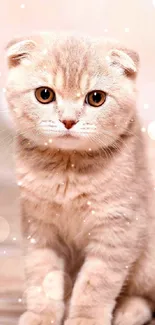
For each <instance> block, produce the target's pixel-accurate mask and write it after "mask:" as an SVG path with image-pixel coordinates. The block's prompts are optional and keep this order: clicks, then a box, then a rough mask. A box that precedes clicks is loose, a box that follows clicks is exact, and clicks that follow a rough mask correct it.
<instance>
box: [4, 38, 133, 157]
mask: <svg viewBox="0 0 155 325" xmlns="http://www.w3.org/2000/svg"><path fill="white" fill-rule="evenodd" d="M7 57H8V66H9V77H8V84H7V99H8V102H9V106H10V109H11V111H12V114H13V118H14V120H15V123H16V126H17V129H18V132H21V133H22V134H23V136H24V137H26V138H28V139H30V140H32V141H33V142H35V143H36V144H38V145H48V146H51V147H54V148H61V149H64V150H89V151H91V150H98V149H99V148H100V147H107V146H109V145H111V144H112V143H114V142H115V141H116V140H117V139H118V138H119V137H120V135H122V134H123V133H124V132H125V130H126V129H127V127H128V125H129V123H130V120H131V119H132V118H133V116H134V114H135V104H136V90H135V80H136V75H137V70H138V63H139V60H138V55H137V54H136V53H135V52H133V51H130V50H128V49H126V48H123V47H122V46H120V45H119V44H118V43H117V42H113V41H107V40H104V39H89V38H84V37H78V36H73V35H68V36H67V35H64V34H53V33H44V34H38V35H35V36H33V37H30V38H27V39H20V40H15V41H14V42H12V43H10V44H9V45H8V47H7Z"/></svg>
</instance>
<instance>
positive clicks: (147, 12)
mask: <svg viewBox="0 0 155 325" xmlns="http://www.w3.org/2000/svg"><path fill="white" fill-rule="evenodd" d="M0 25H1V37H0V265H1V266H0V325H6V324H7V325H12V324H17V318H18V316H19V314H20V312H21V310H22V309H23V304H22V302H23V298H22V297H23V295H22V292H23V291H24V286H23V279H24V273H23V258H22V250H21V248H20V247H21V235H20V220H19V199H18V197H19V193H18V188H17V185H16V181H15V171H14V162H13V139H14V137H15V132H14V130H13V126H12V122H11V120H10V117H9V112H8V109H7V104H6V101H5V84H6V74H7V68H6V60H5V50H4V48H5V46H6V44H7V43H8V42H9V41H10V39H12V38H14V37H16V36H20V35H25V34H27V35H29V33H31V32H35V31H40V30H50V29H52V30H75V31H79V32H84V33H86V34H89V35H92V36H105V37H112V38H117V39H119V40H120V41H122V42H123V43H125V44H127V45H128V46H129V47H131V48H133V49H135V50H137V51H138V52H139V54H140V58H141V68H140V73H139V78H138V88H139V95H138V110H139V113H140V116H141V119H142V132H144V133H145V135H146V138H147V139H148V140H149V152H148V154H149V155H150V161H151V168H152V171H153V164H154V158H155V150H154V149H155V0H33V1H32V0H23V2H22V1H20V0H5V1H2V0H1V1H0ZM154 174H155V173H154Z"/></svg>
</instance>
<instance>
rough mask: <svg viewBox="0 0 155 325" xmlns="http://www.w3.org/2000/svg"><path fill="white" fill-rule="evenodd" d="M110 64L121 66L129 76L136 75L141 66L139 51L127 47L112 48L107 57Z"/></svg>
mask: <svg viewBox="0 0 155 325" xmlns="http://www.w3.org/2000/svg"><path fill="white" fill-rule="evenodd" d="M107 59H108V61H109V63H110V65H115V66H118V67H121V68H122V69H123V70H124V72H125V74H126V75H128V76H136V75H137V72H138V68H139V55H138V53H136V52H134V51H132V50H129V49H126V48H120V49H112V50H110V51H109V52H108V57H107Z"/></svg>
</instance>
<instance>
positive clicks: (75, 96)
mask: <svg viewBox="0 0 155 325" xmlns="http://www.w3.org/2000/svg"><path fill="white" fill-rule="evenodd" d="M7 56H8V64H9V68H10V69H9V77H8V85H7V99H8V102H9V106H10V109H11V112H12V115H13V118H14V120H15V123H16V127H17V141H16V163H17V178H18V181H19V185H20V188H21V215H22V226H23V235H24V238H25V241H24V243H25V249H26V257H25V269H26V277H27V285H26V292H25V294H26V298H27V312H26V313H25V314H24V315H23V316H22V317H21V319H20V325H50V324H52V323H54V324H56V325H59V324H61V323H62V321H63V320H64V319H65V325H89V324H90V325H103V324H104V325H110V324H111V323H113V324H114V325H143V324H144V323H146V322H147V321H150V320H151V317H152V315H151V314H152V310H153V309H154V302H155V277H154V274H155V249H154V247H155V236H154V230H155V220H154V218H153V216H152V213H151V209H152V204H151V203H152V194H151V185H150V180H149V173H148V167H147V159H146V156H145V144H144V140H143V138H142V134H141V131H140V124H139V121H138V117H137V113H136V76H137V71H138V65H139V59H138V55H137V54H136V53H134V52H133V51H130V50H128V49H126V48H124V47H122V46H120V45H119V44H118V43H117V42H114V41H106V40H103V39H96V40H95V39H94V40H91V39H89V38H85V37H79V36H73V35H65V34H59V35H58V34H54V33H43V34H38V35H33V36H32V37H29V38H28V39H23V40H15V41H13V42H11V43H10V44H9V45H8V49H7ZM40 86H46V87H47V86H48V87H51V88H52V89H53V90H54V91H55V93H56V102H52V103H50V104H48V105H43V104H40V103H39V102H38V101H37V100H36V98H35V96H34V92H35V89H36V88H38V87H40ZM95 89H96V90H103V91H104V92H105V93H107V98H106V101H105V103H104V104H103V105H102V106H100V107H92V106H89V105H88V104H86V103H84V99H85V96H86V95H87V93H88V92H90V91H92V90H95ZM62 120H76V121H77V120H78V123H77V124H75V125H74V126H73V127H72V129H70V130H69V131H67V130H66V129H65V126H64V125H63V123H62V122H61V121H62ZM41 122H44V123H45V122H47V123H48V127H46V126H45V124H43V123H41ZM67 132H68V133H67ZM66 134H68V135H69V134H70V136H68V137H66ZM113 315H114V316H113Z"/></svg>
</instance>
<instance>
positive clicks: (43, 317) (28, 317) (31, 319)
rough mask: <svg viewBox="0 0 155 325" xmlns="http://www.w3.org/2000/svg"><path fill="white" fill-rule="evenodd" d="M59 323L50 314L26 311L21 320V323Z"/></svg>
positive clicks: (36, 324) (33, 324)
mask: <svg viewBox="0 0 155 325" xmlns="http://www.w3.org/2000/svg"><path fill="white" fill-rule="evenodd" d="M51 324H53V325H57V324H55V322H54V320H53V318H52V316H51V315H49V314H35V313H33V312H31V311H26V312H25V313H24V314H23V315H22V316H21V317H20V320H19V325H51Z"/></svg>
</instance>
